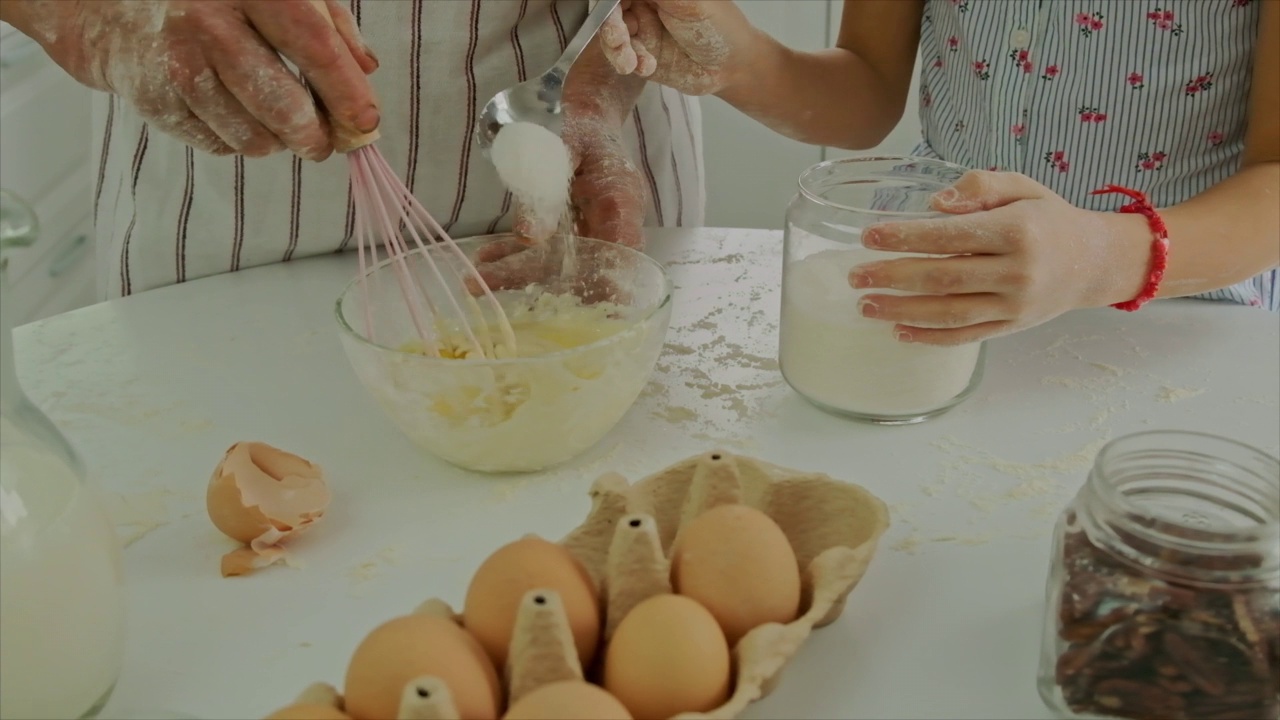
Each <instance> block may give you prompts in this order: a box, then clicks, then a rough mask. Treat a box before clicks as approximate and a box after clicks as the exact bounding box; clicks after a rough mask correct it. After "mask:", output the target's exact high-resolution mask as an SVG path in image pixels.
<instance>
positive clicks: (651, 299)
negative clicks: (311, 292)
mask: <svg viewBox="0 0 1280 720" xmlns="http://www.w3.org/2000/svg"><path fill="white" fill-rule="evenodd" d="M457 244H458V246H459V247H460V248H461V250H462V252H463V253H464V254H465V255H466V256H467V257H468V259H469V260H470V261H471V262H472V263H473V264H475V265H476V266H477V267H481V268H482V272H484V273H485V275H486V278H488V279H489V282H490V285H491V286H493V289H494V292H495V294H496V295H497V296H498V298H499V301H500V302H501V303H502V305H503V307H504V308H505V310H506V312H507V315H508V316H509V317H510V318H511V319H512V324H513V326H515V327H516V334H517V340H518V343H517V346H518V348H525V350H522V351H520V356H516V357H511V358H499V359H470V358H467V359H453V358H438V357H430V356H427V355H425V354H423V353H422V352H420V346H418V347H415V345H417V344H418V339H419V334H418V332H417V330H416V326H415V324H414V318H413V316H412V313H411V312H410V305H409V303H408V302H407V301H406V300H405V298H404V295H403V294H402V292H401V290H400V285H399V284H398V282H397V278H396V270H395V267H394V266H393V265H392V264H391V263H390V261H387V260H384V261H383V262H382V263H380V264H378V265H376V266H374V267H372V268H369V269H368V270H367V271H366V272H365V274H364V275H363V276H362V277H357V278H356V279H355V280H353V281H352V282H351V283H350V284H349V285H348V286H347V288H346V289H345V290H344V291H343V293H342V296H341V297H339V298H338V303H337V307H336V315H337V320H338V326H339V327H340V336H341V338H342V344H343V348H344V349H345V350H346V354H347V358H348V360H349V361H350V362H351V366H352V368H353V369H354V370H355V373H356V376H357V377H358V378H359V379H360V382H361V383H362V384H363V385H364V387H365V389H367V390H368V391H369V393H370V394H371V395H372V396H373V398H374V400H375V401H377V403H378V404H379V405H380V406H381V407H382V409H383V410H384V411H385V412H386V413H387V415H388V416H389V417H390V418H391V419H392V420H393V421H394V422H395V424H396V425H397V426H398V427H399V428H400V430H401V431H402V432H404V434H405V435H407V436H408V437H409V439H410V440H412V441H413V442H414V443H416V444H417V445H418V446H420V447H422V448H423V449H425V450H427V451H428V452H430V453H431V454H433V455H436V456H437V457H440V458H442V459H444V460H446V461H448V462H450V463H453V464H454V465H457V466H459V467H461V468H464V469H467V470H475V471H480V472H491V473H502V472H534V471H538V470H543V469H546V468H549V467H551V466H554V465H558V464H560V463H563V462H566V461H568V460H571V459H573V458H574V457H576V456H578V455H579V454H581V453H583V452H585V451H586V450H587V449H589V448H590V447H591V446H593V445H595V444H596V443H597V442H598V441H599V440H600V439H601V438H602V437H604V436H605V434H607V433H608V432H609V431H610V430H611V429H612V428H613V426H614V425H616V424H617V422H618V421H619V420H621V419H622V417H623V415H625V414H626V412H627V410H628V409H629V408H630V407H631V405H632V404H633V403H634V402H635V400H636V398H637V397H638V396H639V395H640V391H641V390H642V389H643V388H644V386H645V384H646V383H647V382H648V381H649V376H650V375H651V374H652V372H653V367H654V364H655V363H656V362H657V359H658V354H659V353H660V352H661V351H662V346H663V343H664V341H665V339H666V334H667V326H668V324H669V323H670V320H671V280H670V278H669V277H668V276H667V273H666V270H664V269H663V267H662V266H661V265H660V264H658V263H657V262H656V261H655V260H653V259H652V258H650V257H648V256H646V255H645V254H644V253H641V252H638V251H636V250H632V249H630V248H626V247H623V246H620V245H617V244H614V243H607V242H603V241H600V240H593V239H588V238H572V239H570V238H564V237H555V238H552V239H551V240H549V241H547V242H546V243H545V244H543V245H540V246H537V247H532V248H524V247H523V246H520V245H518V244H517V243H516V241H515V240H514V239H513V238H512V236H510V235H487V236H482V237H475V238H468V239H466V240H459V241H458V243H457ZM512 251H515V252H512ZM427 252H429V253H431V258H432V259H433V260H434V261H435V262H436V263H437V264H438V265H440V266H441V268H442V272H441V275H442V276H443V278H444V280H445V283H444V284H442V283H441V281H440V279H439V278H437V276H436V275H435V273H433V272H432V271H431V269H430V267H429V264H428V263H427V262H426V258H424V257H423V255H422V250H420V249H418V250H414V251H413V252H412V253H410V254H409V256H408V257H407V258H406V260H407V262H408V263H409V268H410V272H411V273H412V275H413V276H414V277H416V278H418V281H419V282H418V284H419V285H420V286H421V287H422V288H423V290H424V292H425V293H426V294H427V296H428V298H429V299H430V301H431V302H432V303H433V304H434V306H436V307H439V308H447V307H449V306H450V305H449V303H450V298H449V297H446V293H448V294H451V295H452V297H453V299H454V300H458V301H460V302H461V305H462V307H463V308H466V307H468V306H471V309H470V310H469V311H468V312H480V313H481V315H482V316H483V317H484V318H486V322H482V323H472V324H473V325H476V326H477V327H479V328H481V329H482V330H483V329H485V328H489V332H490V333H491V334H492V335H493V336H494V337H497V331H496V326H495V325H494V324H493V323H492V322H491V320H492V317H493V316H492V313H491V312H490V311H489V307H488V305H486V303H485V302H484V299H483V298H477V301H478V302H477V304H476V305H471V304H470V303H469V301H467V299H466V298H467V294H468V293H467V290H466V289H465V288H464V287H462V283H460V282H459V281H458V278H459V277H465V273H462V272H458V273H454V272H450V271H449V270H448V269H447V268H446V267H445V266H452V267H454V268H459V267H460V262H459V260H458V258H457V257H455V256H454V255H453V254H452V253H450V252H449V251H448V250H447V249H446V248H445V247H444V246H442V245H432V246H429V247H428V248H427ZM495 257H497V258H500V259H497V260H495V259H494V258H495ZM482 260H486V261H489V262H488V263H487V264H486V263H484V262H482ZM362 278H363V286H364V288H366V290H362ZM365 292H367V294H368V295H367V298H368V301H367V304H366V299H365V297H366V296H365ZM366 312H367V314H366ZM370 323H371V326H370ZM533 346H537V354H536V355H533V356H523V354H524V353H525V352H528V348H530V347H533ZM566 346H569V347H566Z"/></svg>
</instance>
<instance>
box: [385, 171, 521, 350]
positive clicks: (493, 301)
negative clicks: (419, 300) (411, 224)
mask: <svg viewBox="0 0 1280 720" xmlns="http://www.w3.org/2000/svg"><path fill="white" fill-rule="evenodd" d="M397 189H398V191H399V192H400V196H401V199H402V200H403V202H404V207H405V208H406V209H408V210H409V211H410V212H412V213H413V214H414V216H415V217H417V218H418V220H419V222H421V223H422V224H423V226H425V227H426V228H428V229H430V230H431V231H432V232H433V233H434V234H435V235H436V236H437V237H439V238H441V241H442V243H443V244H444V245H445V247H446V248H447V250H448V251H449V252H451V253H453V255H454V256H455V257H456V258H458V260H459V261H460V263H461V265H462V266H463V267H465V268H467V269H468V273H469V276H470V277H471V278H472V279H473V280H474V281H475V283H476V285H477V287H479V288H480V290H481V294H483V295H484V298H485V301H486V303H488V305H489V308H490V310H492V311H493V315H494V317H495V318H496V321H497V325H498V330H499V332H501V333H502V340H503V344H504V345H505V346H506V347H507V348H508V349H509V350H510V352H512V353H513V354H514V353H515V349H516V337H515V331H514V330H513V329H512V328H511V322H510V321H509V320H508V319H507V314H506V312H505V311H504V310H503V309H502V305H501V303H499V302H498V298H497V296H495V295H494V294H493V291H492V290H491V289H490V288H489V284H488V283H487V282H485V279H484V277H483V276H481V275H480V272H479V271H478V270H476V269H475V266H474V265H473V264H472V263H471V259H470V258H468V257H467V254H466V253H464V252H462V248H460V247H458V246H457V244H456V243H455V242H454V241H453V239H452V238H451V237H449V233H447V232H446V231H445V229H444V228H443V227H441V226H440V223H438V222H436V219H435V218H434V217H432V216H431V213H429V212H427V210H426V208H424V207H422V204H421V203H419V202H418V199H417V198H415V197H414V196H413V193H411V192H409V190H408V188H406V187H404V186H403V185H399V186H398V188H397ZM468 297H469V298H470V299H471V300H472V301H473V302H474V301H475V298H474V297H471V296H470V295H468ZM477 307H478V306H477Z"/></svg>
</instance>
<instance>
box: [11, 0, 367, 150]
mask: <svg viewBox="0 0 1280 720" xmlns="http://www.w3.org/2000/svg"><path fill="white" fill-rule="evenodd" d="M324 3H325V4H326V6H327V8H328V10H329V17H330V18H332V24H331V23H330V19H329V18H327V17H325V13H324V12H323V10H324V7H321V6H320V5H318V4H317V3H314V2H311V1H310V0H276V1H275V2H259V1H257V0H87V1H81V2H74V1H68V2H50V3H39V4H28V5H27V6H26V7H25V8H23V9H16V10H15V16H16V17H19V18H21V25H22V27H21V28H20V29H22V30H24V32H27V34H29V35H31V36H32V37H33V38H34V39H35V40H36V41H38V42H39V43H40V44H41V45H42V46H44V48H45V50H46V51H47V52H48V53H49V55H50V56H51V57H52V58H53V59H54V61H55V62H57V63H58V64H59V65H61V66H62V68H63V69H65V70H66V71H67V72H68V73H70V74H71V75H72V76H73V77H74V78H75V79H76V80H78V81H80V82H81V83H83V84H85V85H88V86H89V87H92V88H94V89H97V90H103V91H107V92H111V93H115V94H116V95H119V96H120V97H121V98H122V99H123V100H125V101H126V102H128V103H130V104H132V105H134V106H135V107H136V108H137V110H138V112H139V114H141V115H142V117H143V118H144V119H145V120H147V121H148V123H150V124H151V125H152V126H154V127H156V128H157V129H159V130H162V131H164V132H166V133H169V134H171V135H174V136H176V137H177V138H179V139H180V140H182V141H184V142H186V143H188V144H190V145H192V146H193V147H196V148H198V149H200V150H203V151H206V152H210V153H214V154H223V155H225V154H230V153H242V154H245V155H250V156H261V155H267V154H269V153H272V152H275V151H277V150H280V149H283V148H288V149H290V150H292V151H293V152H295V153H297V154H298V155H300V156H302V157H305V158H308V159H313V160H321V159H323V158H325V157H327V156H328V155H329V153H330V152H331V151H332V147H331V145H330V140H329V128H328V120H326V118H325V117H323V116H322V115H321V114H320V113H319V112H318V111H317V108H316V104H315V103H314V102H313V101H312V98H311V95H310V93H309V92H308V90H307V88H306V87H305V86H304V85H303V83H302V82H301V81H300V80H299V79H298V77H297V76H296V75H294V73H293V72H291V71H290V69H289V68H288V67H287V66H286V65H285V63H284V60H283V59H282V57H283V58H285V59H288V60H289V61H291V62H292V63H293V64H294V65H295V66H296V67H297V68H298V70H299V71H300V72H301V74H302V76H303V77H304V78H306V81H307V84H309V85H310V86H311V88H312V89H313V90H314V91H315V93H316V95H318V96H319V98H320V99H321V101H322V102H323V103H324V107H325V108H326V112H327V115H328V118H329V119H331V120H332V121H333V122H334V123H338V124H341V125H343V126H344V127H349V128H353V129H356V130H360V131H371V130H373V129H374V128H376V127H377V125H378V119H379V118H378V108H377V106H376V101H375V100H374V96H373V92H372V89H371V88H370V86H369V82H368V80H367V79H366V77H365V76H366V74H367V73H370V72H373V70H374V69H376V68H377V59H376V58H375V57H374V56H373V53H372V52H370V51H369V50H368V48H367V47H366V46H365V45H364V43H363V41H362V40H361V39H360V35H359V31H358V30H357V29H356V25H355V22H354V20H353V19H352V17H351V15H350V13H349V12H348V11H347V10H346V9H345V8H344V7H343V5H342V4H339V3H338V2H336V0H324Z"/></svg>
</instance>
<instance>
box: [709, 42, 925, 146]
mask: <svg viewBox="0 0 1280 720" xmlns="http://www.w3.org/2000/svg"><path fill="white" fill-rule="evenodd" d="M757 34H758V41H757V42H756V43H755V45H756V46H757V47H758V48H759V49H758V50H757V51H754V52H752V54H751V56H750V59H749V60H748V61H747V63H746V64H745V65H744V66H743V67H741V68H738V69H737V70H736V78H735V79H734V80H733V81H731V82H730V83H729V85H728V86H727V87H726V88H725V89H724V90H722V91H721V92H720V93H718V97H720V99H722V100H724V101H726V102H728V103H729V104H730V105H733V106H734V107H735V108H737V109H738V110H740V111H742V112H743V113H745V114H747V115H749V116H750V117H752V118H754V119H755V120H757V121H759V122H761V123H763V124H764V125H766V126H767V127H769V128H770V129H772V130H774V131H775V132H778V133H780V134H782V135H786V136H787V137H790V138H792V139H794V140H799V141H800V142H804V143H809V144H812V145H829V146H833V147H840V148H846V149H850V150H862V149H866V148H870V147H874V146H876V145H878V144H879V143H880V142H881V141H882V140H884V138H885V136H887V135H888V134H889V133H890V132H891V131H892V130H893V128H894V126H896V125H897V124H898V121H899V120H900V119H901V118H902V111H903V107H904V106H905V104H906V99H907V92H908V87H907V86H903V85H902V83H896V82H893V81H891V80H890V79H888V78H885V77H883V76H881V75H880V74H879V73H877V72H876V71H875V69H874V68H873V67H872V66H871V65H870V64H868V63H867V62H866V61H865V60H863V59H862V58H860V57H859V56H858V55H857V54H855V53H853V52H851V51H849V50H845V49H842V48H831V49H828V50H819V51H817V52H802V51H798V50H792V49H791V48H788V47H786V46H785V45H783V44H782V43H780V42H778V41H777V40H775V39H774V38H772V37H770V36H769V35H768V34H766V33H764V32H760V31H757Z"/></svg>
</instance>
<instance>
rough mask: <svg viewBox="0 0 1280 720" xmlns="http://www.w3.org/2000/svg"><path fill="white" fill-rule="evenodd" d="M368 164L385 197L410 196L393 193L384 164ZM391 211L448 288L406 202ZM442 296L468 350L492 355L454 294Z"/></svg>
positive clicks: (404, 248)
mask: <svg viewBox="0 0 1280 720" xmlns="http://www.w3.org/2000/svg"><path fill="white" fill-rule="evenodd" d="M375 152H376V150H375ZM371 165H372V166H371V167H370V170H371V172H372V175H373V177H374V179H375V182H378V181H381V183H382V186H381V187H382V189H384V190H385V191H386V195H387V196H388V197H389V198H390V199H396V196H397V195H400V199H401V200H403V198H404V197H405V196H406V195H407V196H408V197H413V196H412V195H411V194H409V193H408V192H407V190H406V192H405V193H403V194H402V193H399V192H398V191H397V186H398V185H399V184H400V183H399V180H398V179H396V178H395V176H394V175H391V174H390V173H391V169H390V168H389V167H387V166H386V164H385V163H381V164H379V163H372V164H371ZM415 202H416V201H415ZM395 208H396V209H397V210H398V214H399V216H400V220H401V221H403V223H404V226H405V229H406V230H407V231H408V234H409V237H411V238H413V241H414V244H416V245H417V247H418V252H419V254H420V255H421V256H422V257H424V258H425V259H426V260H427V265H428V267H430V269H431V273H432V275H434V276H435V279H436V280H437V281H438V282H439V283H440V285H441V286H443V287H448V282H447V281H446V280H445V278H444V275H443V274H442V273H441V272H440V267H439V264H437V263H436V262H435V259H434V258H432V257H431V254H430V250H429V249H428V247H427V245H426V243H424V242H423V239H422V235H426V236H427V238H431V234H430V233H429V231H428V230H427V228H426V227H425V225H423V224H422V223H421V222H418V223H415V222H414V220H415V218H414V217H412V216H411V215H410V213H409V212H408V209H409V206H408V205H407V203H405V202H403V201H402V202H400V203H398V204H396V205H395ZM423 212H424V213H425V212H426V211H425V210H423ZM388 220H389V218H388ZM388 227H389V226H388ZM419 228H421V229H422V234H421V235H420V234H419V232H418V229H419ZM443 244H444V245H446V246H448V245H451V244H452V241H448V242H444V243H443ZM396 246H397V248H398V249H399V250H400V251H401V252H402V253H406V254H407V253H408V245H407V244H405V242H404V239H403V236H400V237H397V238H396ZM464 257H465V256H464ZM446 265H448V266H449V270H450V271H451V272H452V273H453V275H454V277H455V278H456V279H457V280H458V284H459V287H461V288H463V289H464V290H465V287H466V286H465V284H464V283H462V278H461V276H460V275H459V274H458V272H457V270H456V269H455V268H454V267H453V265H452V264H451V263H446ZM424 293H425V291H424ZM445 297H446V298H447V300H448V303H449V305H450V306H452V309H453V311H454V313H455V316H456V317H459V318H462V320H463V322H462V323H461V329H462V331H463V333H464V334H465V335H466V338H467V340H468V341H469V342H470V343H471V346H472V347H471V349H472V350H473V351H474V352H475V353H477V354H478V355H481V356H492V355H493V354H494V348H493V344H492V343H489V344H488V348H487V352H486V347H485V346H484V345H482V344H481V343H480V340H479V339H478V338H477V337H476V334H475V332H474V330H473V328H472V325H471V323H468V322H466V317H467V315H466V313H465V312H464V311H463V309H462V306H461V305H459V304H458V300H457V298H456V297H455V296H454V294H453V293H450V292H446V293H445ZM433 311H434V307H433ZM476 320H477V323H476V324H477V325H479V326H480V327H481V328H484V326H485V325H486V323H485V322H484V321H483V320H484V319H483V318H481V317H477V318H476Z"/></svg>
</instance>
